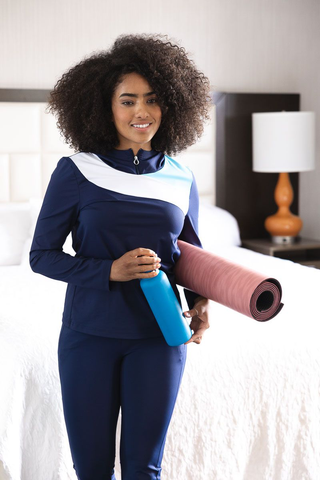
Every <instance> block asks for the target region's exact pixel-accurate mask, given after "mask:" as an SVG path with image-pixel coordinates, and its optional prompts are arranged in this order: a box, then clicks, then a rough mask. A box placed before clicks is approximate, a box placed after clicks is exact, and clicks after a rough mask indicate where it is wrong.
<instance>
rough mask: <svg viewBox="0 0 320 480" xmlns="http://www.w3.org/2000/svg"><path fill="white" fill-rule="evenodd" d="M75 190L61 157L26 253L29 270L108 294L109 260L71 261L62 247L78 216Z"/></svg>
mask: <svg viewBox="0 0 320 480" xmlns="http://www.w3.org/2000/svg"><path fill="white" fill-rule="evenodd" d="M79 203H80V198H79V186H78V182H77V179H76V175H75V173H74V171H73V168H72V165H71V160H70V159H69V158H67V157H63V158H61V159H60V160H59V162H58V164H57V167H56V169H55V170H54V172H53V174H52V176H51V179H50V182H49V185H48V188H47V191H46V194H45V197H44V200H43V204H42V207H41V210H40V214H39V217H38V220H37V224H36V228H35V232H34V237H33V240H32V245H31V250H30V266H31V269H32V270H33V271H34V272H36V273H40V274H42V275H45V276H47V277H50V278H53V279H55V280H61V281H63V282H68V283H71V284H74V285H78V286H81V287H88V288H98V289H103V290H109V288H110V285H109V277H110V270H111V265H112V260H108V259H95V258H84V257H77V256H75V257H73V256H72V255H68V254H67V253H65V252H63V249H62V247H63V244H64V242H65V240H66V238H67V236H68V235H69V233H70V232H71V230H72V229H73V227H74V226H75V224H76V222H77V217H78V213H79Z"/></svg>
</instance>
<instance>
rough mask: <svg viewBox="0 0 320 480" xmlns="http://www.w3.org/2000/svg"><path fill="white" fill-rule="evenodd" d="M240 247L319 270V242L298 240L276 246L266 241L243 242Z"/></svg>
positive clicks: (305, 239) (304, 239)
mask: <svg viewBox="0 0 320 480" xmlns="http://www.w3.org/2000/svg"><path fill="white" fill-rule="evenodd" d="M242 247H244V248H248V249H250V250H253V251H255V252H259V253H263V254H265V255H271V256H272V257H279V258H284V259H287V260H292V261H293V262H297V263H300V264H301V265H307V266H309V267H315V268H319V269H320V240H311V239H309V238H299V239H298V240H297V241H296V242H295V243H293V244H292V245H277V244H275V243H272V242H271V240H267V239H256V240H243V242H242Z"/></svg>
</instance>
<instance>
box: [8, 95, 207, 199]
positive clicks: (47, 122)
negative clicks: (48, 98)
mask: <svg viewBox="0 0 320 480" xmlns="http://www.w3.org/2000/svg"><path fill="white" fill-rule="evenodd" d="M11 92H12V90H11ZM19 92H21V91H18V90H17V98H19ZM29 92H30V91H29ZM20 97H21V94H20ZM0 98H3V96H1V95H0ZM10 99H11V101H0V202H25V201H28V200H29V199H30V198H35V197H36V198H39V197H40V198H42V197H43V195H44V193H45V190H46V188H47V185H48V181H49V179H50V176H51V173H52V171H53V170H54V168H55V166H56V164H57V162H58V160H59V159H60V158H61V157H62V156H68V155H71V154H72V153H74V152H73V150H71V149H70V148H69V147H68V146H67V145H66V144H65V143H64V141H63V139H62V137H61V136H60V133H59V131H58V129H57V127H56V123H55V118H54V117H53V116H52V115H51V114H48V113H45V108H46V103H45V102H32V101H12V93H11V96H10ZM211 118H212V120H211V123H210V124H208V125H206V126H205V132H204V135H203V136H202V137H201V139H200V141H199V142H198V143H197V144H195V145H193V146H192V147H190V148H189V149H188V150H186V151H185V152H183V153H181V154H179V155H177V156H175V158H179V160H181V161H182V162H183V163H185V164H186V165H188V166H189V167H190V168H191V169H192V170H193V172H194V174H195V177H196V180H197V184H198V189H199V193H200V196H201V197H202V198H203V199H205V200H207V201H209V202H210V203H214V202H215V188H214V187H215V122H214V120H215V107H214V106H213V107H212V115H211Z"/></svg>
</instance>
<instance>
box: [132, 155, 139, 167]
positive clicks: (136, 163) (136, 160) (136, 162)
mask: <svg viewBox="0 0 320 480" xmlns="http://www.w3.org/2000/svg"><path fill="white" fill-rule="evenodd" d="M133 163H134V164H135V165H139V163H140V162H139V158H138V157H137V155H135V156H134V160H133Z"/></svg>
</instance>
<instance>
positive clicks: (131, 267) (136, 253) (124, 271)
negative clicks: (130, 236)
mask: <svg viewBox="0 0 320 480" xmlns="http://www.w3.org/2000/svg"><path fill="white" fill-rule="evenodd" d="M160 262H161V258H159V257H158V256H157V254H156V253H155V252H154V251H153V250H150V249H149V248H136V249H135V250H131V251H129V252H126V253H125V254H124V255H122V257H120V258H118V259H117V260H114V262H113V264H112V266H111V271H110V280H113V281H120V282H127V281H130V280H134V279H139V278H152V277H155V276H157V275H158V272H159V268H160V267H161V263H160Z"/></svg>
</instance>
